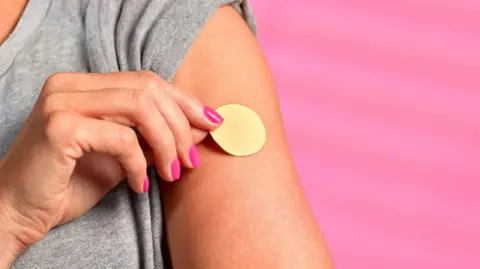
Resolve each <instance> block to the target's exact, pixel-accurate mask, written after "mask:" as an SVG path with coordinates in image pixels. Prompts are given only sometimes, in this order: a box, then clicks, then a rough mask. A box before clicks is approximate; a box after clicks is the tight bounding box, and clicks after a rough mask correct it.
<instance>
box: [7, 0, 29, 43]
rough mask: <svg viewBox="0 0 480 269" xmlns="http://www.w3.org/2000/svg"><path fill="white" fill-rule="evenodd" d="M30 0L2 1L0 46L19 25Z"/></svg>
mask: <svg viewBox="0 0 480 269" xmlns="http://www.w3.org/2000/svg"><path fill="white" fill-rule="evenodd" d="M27 2H28V0H0V18H1V20H0V44H2V43H3V41H5V39H7V37H8V36H9V35H10V33H12V32H13V29H14V28H15V25H17V22H18V20H19V19H20V16H21V15H22V12H23V10H24V9H25V6H26V5H27Z"/></svg>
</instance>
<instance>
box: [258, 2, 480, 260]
mask: <svg viewBox="0 0 480 269" xmlns="http://www.w3.org/2000/svg"><path fill="white" fill-rule="evenodd" d="M251 2H252V4H253V7H254V10H255V13H256V15H257V22H258V24H259V40H260V43H261V45H262V47H263V48H264V50H265V53H266V55H267V58H268V61H269V63H270V65H271V67H272V70H273V73H274V76H275V79H276V82H277V86H278V91H279V94H280V99H281V103H282V106H283V112H284V116H285V122H286V126H287V129H288V134H289V139H290V143H291V146H292V149H293V153H294V156H295V160H296V163H297V166H298V169H299V172H300V176H301V179H302V183H303V186H304V187H305V192H306V194H307V196H308V199H309V201H310V203H311V206H312V207H313V210H314V212H315V215H316V218H317V220H318V222H319V225H320V226H321V228H322V229H323V231H324V233H325V236H326V238H327V240H328V243H329V246H330V248H331V250H332V253H333V257H334V259H335V262H336V265H337V268H340V269H347V268H348V269H350V268H352V269H357V268H358V269H361V268H368V269H376V268H389V269H390V268H402V269H403V268H435V269H442V268H445V269H446V268H448V269H458V268H480V140H479V139H480V137H479V134H480V1H479V0H404V1H400V0H389V1H387V0H362V1H360V0H350V1H347V0H346V1H339V0H337V1H326V0H288V1H286V0H251Z"/></svg>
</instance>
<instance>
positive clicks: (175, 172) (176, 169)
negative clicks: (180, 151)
mask: <svg viewBox="0 0 480 269" xmlns="http://www.w3.org/2000/svg"><path fill="white" fill-rule="evenodd" d="M172 177H173V179H174V180H177V179H179V178H180V161H179V160H178V158H176V159H175V161H173V163H172Z"/></svg>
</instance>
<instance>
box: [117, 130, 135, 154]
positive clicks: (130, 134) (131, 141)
mask: <svg viewBox="0 0 480 269" xmlns="http://www.w3.org/2000/svg"><path fill="white" fill-rule="evenodd" d="M118 139H119V143H120V145H123V146H124V148H125V149H126V151H127V153H129V154H130V153H132V152H135V151H136V150H137V147H138V140H137V135H136V134H135V132H134V131H133V130H132V129H130V128H123V129H122V130H120V131H119V134H118Z"/></svg>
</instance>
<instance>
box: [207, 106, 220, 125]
mask: <svg viewBox="0 0 480 269" xmlns="http://www.w3.org/2000/svg"><path fill="white" fill-rule="evenodd" d="M203 114H205V116H206V117H207V119H208V120H209V121H211V122H213V123H215V124H218V123H222V122H223V118H222V116H220V114H218V113H217V112H216V111H215V110H213V109H211V108H209V107H208V106H206V107H204V108H203Z"/></svg>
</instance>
